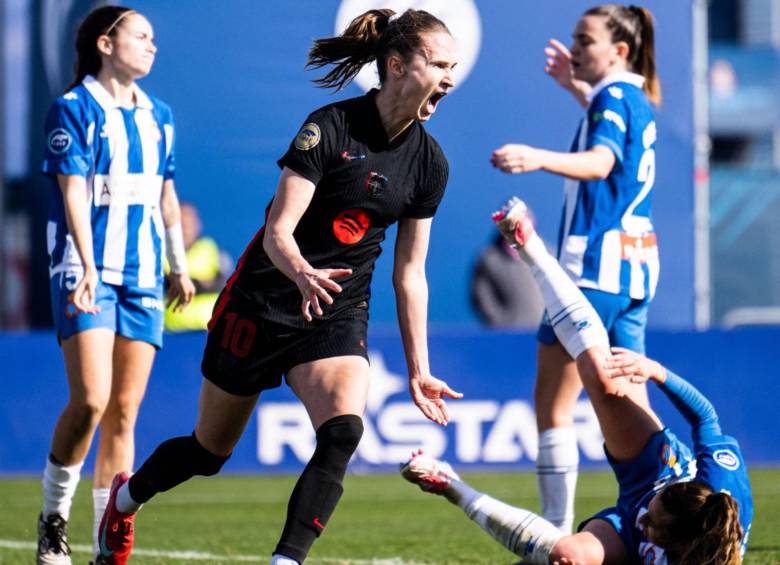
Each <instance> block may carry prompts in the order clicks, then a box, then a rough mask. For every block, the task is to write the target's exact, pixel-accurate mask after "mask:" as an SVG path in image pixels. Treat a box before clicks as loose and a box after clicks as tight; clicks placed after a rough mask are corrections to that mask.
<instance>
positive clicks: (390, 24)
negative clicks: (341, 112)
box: [306, 9, 450, 90]
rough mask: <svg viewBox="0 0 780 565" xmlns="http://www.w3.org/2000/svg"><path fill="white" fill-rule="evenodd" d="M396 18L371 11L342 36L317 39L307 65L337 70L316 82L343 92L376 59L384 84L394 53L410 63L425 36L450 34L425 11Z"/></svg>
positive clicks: (412, 11)
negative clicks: (391, 55) (364, 67)
mask: <svg viewBox="0 0 780 565" xmlns="http://www.w3.org/2000/svg"><path fill="white" fill-rule="evenodd" d="M393 16H395V12H394V11H393V10H386V9H385V10H369V11H367V12H365V13H364V14H361V15H360V16H358V17H356V18H355V19H354V20H352V22H350V24H349V25H348V26H347V29H345V30H344V32H343V33H342V34H341V35H339V36H337V37H327V38H323V39H317V40H315V41H314V45H313V46H312V48H311V49H310V50H309V58H308V60H307V61H306V66H307V67H313V68H315V69H319V68H321V67H324V66H325V65H329V64H334V65H335V67H334V68H333V69H331V70H330V71H328V73H327V74H326V75H325V76H324V77H322V78H318V79H315V80H314V81H313V82H314V83H316V84H317V85H318V86H321V87H323V88H335V89H336V90H341V89H342V88H344V87H345V86H346V85H347V84H349V83H350V81H352V79H353V78H355V75H357V74H358V73H359V72H360V69H362V68H363V65H365V64H367V63H370V62H371V61H374V60H375V61H376V62H377V67H378V68H379V82H380V83H382V84H384V82H385V77H386V74H387V70H386V63H387V58H388V56H389V55H390V54H391V53H397V54H398V55H399V56H400V57H401V58H402V59H403V60H404V61H408V60H409V59H410V58H411V57H412V55H414V53H415V52H416V51H418V50H419V49H420V47H421V45H422V38H421V37H420V36H421V34H423V33H427V32H436V31H444V32H446V33H449V32H450V31H449V30H448V29H447V26H446V25H444V22H442V21H441V20H440V19H438V18H437V17H435V16H433V15H431V14H430V13H428V12H426V11H424V10H412V9H409V10H406V11H405V12H404V13H403V14H401V15H400V16H398V17H395V18H393ZM391 18H392V19H391Z"/></svg>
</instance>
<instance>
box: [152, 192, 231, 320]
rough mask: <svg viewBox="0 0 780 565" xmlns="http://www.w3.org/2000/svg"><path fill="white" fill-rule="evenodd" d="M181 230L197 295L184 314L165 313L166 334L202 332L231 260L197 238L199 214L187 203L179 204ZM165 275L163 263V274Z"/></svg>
mask: <svg viewBox="0 0 780 565" xmlns="http://www.w3.org/2000/svg"><path fill="white" fill-rule="evenodd" d="M181 227H182V231H183V233H184V248H185V249H186V250H187V265H188V267H189V271H190V278H191V279H192V282H193V283H194V284H195V289H196V290H197V292H196V294H195V298H194V299H193V300H192V302H191V303H190V305H189V306H188V307H187V308H186V309H185V310H184V311H181V312H174V311H173V309H171V308H168V309H166V310H165V329H166V330H167V331H169V332H183V331H194V330H205V329H206V325H207V324H208V321H209V319H210V318H211V311H212V310H213V309H214V303H215V302H216V301H217V296H218V295H219V291H220V290H222V288H223V287H224V286H225V282H226V280H227V277H228V275H229V274H230V273H231V272H232V270H233V259H232V258H231V257H230V255H228V254H227V253H226V252H225V251H223V250H221V249H220V248H219V247H218V246H217V243H216V242H215V241H214V240H213V239H211V238H210V237H206V236H201V231H202V229H203V225H202V224H201V221H200V214H198V209H197V208H196V207H195V205H194V204H192V203H191V202H182V203H181ZM168 271H169V268H168V264H167V262H166V264H165V272H166V274H167V273H168ZM166 282H167V281H166Z"/></svg>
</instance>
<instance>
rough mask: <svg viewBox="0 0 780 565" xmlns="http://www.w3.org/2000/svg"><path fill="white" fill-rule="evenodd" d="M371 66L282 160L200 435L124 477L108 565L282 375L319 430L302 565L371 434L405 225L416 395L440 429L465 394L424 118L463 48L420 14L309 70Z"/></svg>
mask: <svg viewBox="0 0 780 565" xmlns="http://www.w3.org/2000/svg"><path fill="white" fill-rule="evenodd" d="M374 60H376V62H377V66H378V69H379V77H380V83H381V87H380V88H379V89H378V90H372V91H371V92H369V93H368V94H367V95H365V96H362V97H359V98H353V99H350V100H345V101H342V102H337V103H334V104H331V105H328V106H325V107H324V108H321V109H319V110H316V111H315V112H313V113H312V114H311V115H309V117H308V118H307V119H306V121H305V122H304V125H303V127H302V128H301V129H300V131H299V132H298V134H297V136H296V137H295V139H294V141H293V142H292V144H291V145H290V148H289V150H288V151H287V153H286V154H285V155H284V156H283V157H282V158H281V159H280V160H279V166H280V167H281V168H282V174H281V178H280V180H279V185H278V187H277V191H276V195H275V196H274V198H273V200H272V202H271V204H270V206H269V208H268V210H267V212H266V216H267V217H266V225H265V227H264V228H262V229H261V230H260V231H259V232H258V234H257V236H256V237H255V238H254V240H253V241H252V242H251V243H250V244H249V246H248V248H247V249H246V251H245V252H244V255H243V256H242V257H241V259H240V261H239V263H238V266H237V268H236V271H235V273H234V274H233V276H232V277H231V278H230V280H229V281H228V283H227V285H226V287H225V289H224V290H223V291H222V294H221V295H220V298H219V300H218V301H217V304H216V306H215V309H214V315H213V318H212V320H211V322H210V324H209V336H208V343H207V345H206V349H205V353H204V356H203V364H202V370H203V375H204V377H205V379H204V380H203V384H202V388H201V398H200V405H199V415H198V420H197V423H196V425H195V431H194V433H193V434H192V435H190V436H186V437H178V438H174V439H170V440H168V441H166V442H164V443H162V444H161V445H160V446H159V447H158V448H157V450H156V451H155V452H154V453H153V454H152V456H151V457H150V458H149V459H147V460H146V462H145V463H144V464H143V465H142V466H141V468H140V469H139V470H138V472H137V473H136V474H135V475H134V476H133V477H132V478H130V479H129V480H128V477H127V475H125V474H122V475H119V476H117V478H116V479H115V480H114V484H113V487H112V491H111V500H110V502H109V506H108V508H107V510H106V514H105V516H104V518H103V521H102V523H101V527H100V531H101V534H102V537H101V560H102V562H103V563H120V564H123V563H125V562H126V561H127V559H128V556H129V554H130V551H131V548H132V538H133V519H134V513H135V512H136V511H137V510H138V508H139V507H140V505H141V504H142V503H145V502H146V501H148V500H149V499H150V498H152V496H154V495H155V494H156V493H158V492H162V491H166V490H168V489H171V488H173V487H175V486H176V485H178V484H180V483H182V482H184V481H186V480H187V479H189V478H190V477H192V476H193V475H214V474H215V473H217V472H219V470H220V469H221V468H222V466H223V465H224V463H225V461H227V459H228V457H229V456H230V453H231V452H232V451H233V447H234V446H235V444H236V442H237V441H238V439H239V437H240V436H241V434H242V432H243V430H244V427H245V426H246V423H247V421H248V419H249V417H250V416H251V414H252V412H253V410H254V407H255V404H256V402H257V400H258V396H259V394H260V392H261V391H263V390H267V389H271V388H274V387H278V386H279V385H280V384H281V381H282V377H283V376H284V377H285V378H286V381H287V384H288V385H289V386H290V388H292V390H293V392H294V393H295V394H296V395H297V396H298V398H300V400H301V402H303V404H304V406H305V407H306V410H307V411H308V414H309V417H310V419H311V422H312V425H313V427H314V429H315V430H316V436H317V446H316V449H315V451H314V455H313V456H312V458H311V460H310V461H309V463H308V465H307V466H306V468H305V470H304V471H303V474H302V475H301V477H300V478H299V480H298V483H297V484H296V486H295V488H294V490H293V492H292V495H291V497H290V501H289V506H288V511H287V522H286V524H285V526H284V530H283V532H282V535H281V539H280V540H279V543H278V544H277V546H276V549H275V550H274V553H273V556H272V558H271V563H272V564H273V565H292V564H297V563H301V562H303V560H304V559H305V558H306V556H307V554H308V552H309V549H310V547H311V545H312V544H313V543H314V541H315V539H316V538H317V537H318V536H319V535H320V534H321V532H322V530H323V529H324V528H325V527H326V525H327V523H328V519H329V518H330V516H331V514H332V513H333V510H334V509H335V507H336V504H337V502H338V500H339V498H340V497H341V493H342V480H343V477H344V473H345V471H346V468H347V463H348V461H349V459H350V457H351V456H352V454H353V452H354V451H355V449H356V447H357V445H358V442H359V441H360V438H361V435H362V433H363V422H362V419H361V415H362V413H363V411H364V408H365V403H366V395H367V392H368V384H369V383H368V362H367V349H366V347H367V345H366V328H367V323H368V300H369V284H370V281H371V273H372V271H373V269H374V262H375V260H376V258H377V256H378V255H379V253H380V243H381V242H382V240H383V239H384V237H385V231H386V229H387V228H388V226H389V225H391V224H392V223H394V222H396V221H397V222H398V235H397V240H396V245H395V266H394V271H393V282H394V286H395V291H396V297H397V309H398V318H399V323H400V328H401V334H402V338H403V343H404V350H405V353H406V361H407V365H408V371H409V389H410V392H411V394H412V398H413V399H414V402H415V403H416V404H417V406H418V407H419V408H420V410H422V412H423V413H424V414H425V415H426V416H427V417H428V418H429V419H431V420H433V421H435V422H437V423H440V424H446V423H447V421H448V419H449V416H448V412H447V406H446V403H445V401H444V398H445V397H450V398H458V397H460V396H461V395H460V394H458V393H456V392H454V391H452V390H451V389H450V388H449V387H448V386H447V385H446V383H444V382H443V381H441V380H439V379H437V378H435V377H433V376H432V375H431V372H430V368H429V365H428V351H427V336H426V317H427V283H426V278H425V257H426V254H427V249H428V238H429V234H430V228H431V222H432V218H433V215H434V214H435V212H436V209H437V207H438V205H439V202H440V201H441V199H442V196H443V194H444V189H445V185H446V183H447V176H448V165H447V161H446V159H445V157H444V155H443V154H442V151H441V149H440V148H439V145H438V144H437V143H436V141H435V140H434V139H433V138H432V137H431V136H430V135H428V134H427V133H426V131H425V129H424V128H423V126H422V122H425V121H427V120H428V119H430V117H431V116H432V115H433V114H434V112H435V111H436V109H437V106H438V104H439V102H440V101H441V99H442V98H443V97H444V96H445V95H446V94H447V93H448V92H449V90H450V89H451V88H452V86H453V79H452V70H453V67H454V66H455V59H454V42H453V39H452V36H451V35H450V33H449V31H448V30H447V28H446V26H445V25H444V24H443V23H442V22H441V21H439V20H438V19H436V18H435V17H433V16H432V15H430V14H429V13H427V12H424V11H417V10H407V11H406V12H404V13H403V14H401V15H400V16H395V15H394V12H393V11H392V10H370V11H368V12H366V13H364V14H363V15H361V16H359V17H357V18H356V19H355V20H353V21H352V22H351V23H350V25H349V26H348V27H347V29H346V30H345V31H344V33H343V34H342V35H341V36H338V37H331V38H326V39H320V40H317V41H316V42H315V43H314V46H313V48H312V49H311V51H310V53H309V61H308V63H309V65H310V66H314V67H322V66H325V65H327V64H333V63H335V67H334V68H333V69H331V70H330V71H329V72H328V73H327V74H326V75H325V77H324V78H322V79H319V80H318V81H316V82H318V83H319V84H320V85H321V86H325V87H335V88H337V89H338V88H342V87H344V86H346V85H347V84H348V83H349V82H350V81H351V80H352V78H353V77H354V76H355V75H356V74H357V73H358V71H359V70H360V69H361V68H362V67H363V65H364V64H366V63H369V62H371V61H374Z"/></svg>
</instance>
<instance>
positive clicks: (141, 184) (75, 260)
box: [41, 76, 175, 288]
mask: <svg viewBox="0 0 780 565" xmlns="http://www.w3.org/2000/svg"><path fill="white" fill-rule="evenodd" d="M135 99H136V106H135V108H132V109H127V108H121V107H120V106H118V105H117V103H116V101H115V100H114V98H113V96H111V95H110V94H109V93H108V91H106V90H105V88H103V86H102V85H101V84H100V83H99V82H98V81H97V80H95V78H93V77H91V76H88V77H86V78H85V79H84V81H83V82H82V83H81V84H80V85H78V86H76V87H75V88H73V90H71V91H69V92H67V93H66V94H64V95H63V96H60V97H59V98H57V100H56V101H55V102H54V104H53V105H52V107H51V109H50V110H49V114H48V116H47V117H46V148H45V150H44V157H43V165H42V168H41V169H42V171H43V173H45V174H46V175H49V176H50V177H51V178H52V179H53V181H54V182H53V183H52V194H53V199H52V205H51V207H50V211H49V223H48V227H47V242H48V250H49V256H50V259H51V261H50V264H49V274H50V276H53V275H55V274H56V273H60V272H68V273H79V274H80V273H81V272H83V266H82V264H81V258H80V257H79V254H78V251H77V250H76V247H75V245H74V242H73V239H72V238H71V236H70V234H69V233H68V227H67V224H66V222H65V208H64V204H63V198H62V191H61V190H60V188H59V186H58V185H57V182H56V180H57V179H56V175H57V174H63V175H78V176H83V177H85V178H86V180H87V196H88V198H89V200H90V202H91V203H92V206H91V223H92V236H93V246H94V254H95V263H96V266H97V269H98V272H99V274H100V277H101V280H102V281H103V282H105V283H108V284H114V285H125V286H138V287H143V288H147V287H153V286H156V285H158V284H160V283H161V282H162V276H163V274H162V254H163V247H164V245H165V244H164V241H165V239H164V234H165V227H164V225H163V220H162V214H161V211H160V197H161V194H162V187H163V182H164V181H165V180H167V179H172V178H173V176H174V170H175V164H174V151H173V145H174V136H173V115H172V113H171V109H170V107H168V106H167V105H166V104H165V103H163V102H161V101H160V100H157V99H155V98H153V97H150V96H147V95H146V94H145V93H144V92H143V91H142V90H141V89H140V88H138V86H136V87H135Z"/></svg>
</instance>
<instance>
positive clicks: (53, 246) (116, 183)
mask: <svg viewBox="0 0 780 565" xmlns="http://www.w3.org/2000/svg"><path fill="white" fill-rule="evenodd" d="M76 50H77V52H78V60H77V63H76V79H75V81H74V83H73V85H72V86H71V87H70V88H69V89H68V92H67V93H66V94H64V95H63V96H60V97H59V98H58V99H57V100H56V101H55V102H54V104H53V106H52V108H51V110H50V111H49V114H48V116H47V118H46V141H47V142H46V149H45V153H44V161H43V172H44V173H45V174H46V175H49V176H50V177H51V179H52V181H53V182H52V186H53V204H52V206H51V211H50V216H49V226H48V248H49V255H50V259H51V260H50V265H49V272H50V274H51V299H52V308H53V312H54V320H55V324H56V327H57V335H58V338H59V340H60V343H61V346H62V353H63V356H64V358H65V369H66V372H67V376H68V387H69V391H70V398H69V400H68V404H67V406H66V407H65V409H64V411H63V412H62V414H61V415H60V417H59V420H58V421H57V426H56V428H55V429H54V438H53V440H52V446H51V453H50V454H49V457H48V460H47V462H46V468H45V471H44V476H43V498H44V503H43V511H42V513H41V515H40V517H39V523H38V536H39V537H38V552H37V555H38V556H37V562H38V563H39V564H47V565H48V564H69V563H70V562H71V560H70V556H69V555H70V548H69V546H68V542H67V530H66V528H67V521H68V516H69V513H70V507H71V502H72V499H73V494H74V492H75V490H76V485H77V484H78V481H79V474H80V471H81V467H82V464H83V462H84V459H85V457H86V455H87V452H88V450H89V446H90V444H91V442H92V437H93V435H94V434H95V430H96V428H97V426H98V424H100V429H101V433H100V441H99V444H98V450H97V458H96V461H95V474H94V490H93V498H94V509H95V516H96V520H95V528H94V531H95V533H96V532H97V526H98V524H99V520H100V517H101V516H102V515H103V510H104V508H105V506H106V503H107V501H108V494H109V485H110V483H111V478H112V477H113V476H114V475H115V474H116V473H118V472H120V471H129V470H130V469H131V468H132V466H133V457H134V439H133V429H134V427H135V420H136V416H137V414H138V408H139V405H140V404H141V399H142V398H143V395H144V390H145V389H146V383H147V381H148V379H149V373H150V371H151V368H152V362H153V360H154V355H155V350H156V349H158V348H160V347H161V346H162V322H163V286H162V283H163V273H162V250H163V247H164V245H165V244H164V243H163V241H164V240H165V241H166V243H167V252H168V259H169V261H170V263H171V265H172V266H173V273H174V275H173V277H172V285H171V298H172V300H174V301H175V302H176V307H177V308H180V307H184V306H186V305H187V304H188V303H189V302H190V300H191V299H192V297H193V295H194V292H195V289H194V286H193V285H192V282H191V281H190V279H189V277H188V276H187V268H186V267H187V266H186V259H185V255H184V246H183V243H182V232H181V224H180V222H179V202H178V199H177V197H176V191H175V190H174V185H173V176H174V157H173V143H174V141H173V131H174V130H173V118H172V114H171V110H170V108H169V107H168V106H167V105H166V104H164V103H163V102H161V101H160V100H157V99H156V98H152V97H150V96H147V95H146V94H145V93H144V92H143V91H142V90H141V89H140V88H139V87H138V86H137V85H136V83H135V81H136V80H137V79H139V78H141V77H144V76H146V75H147V74H149V71H150V70H151V68H152V64H153V63H154V57H155V53H156V51H157V48H156V47H155V45H154V35H153V31H152V26H151V25H150V24H149V22H148V21H147V19H146V18H145V17H144V16H142V15H141V14H139V13H138V12H136V11H134V10H130V9H129V8H123V7H119V6H107V7H104V8H99V9H97V10H95V11H93V12H92V13H91V14H89V15H88V16H87V18H86V19H85V20H84V22H83V23H82V24H81V26H80V27H79V30H78V37H77V40H76ZM95 549H96V551H97V543H96V536H95Z"/></svg>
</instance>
